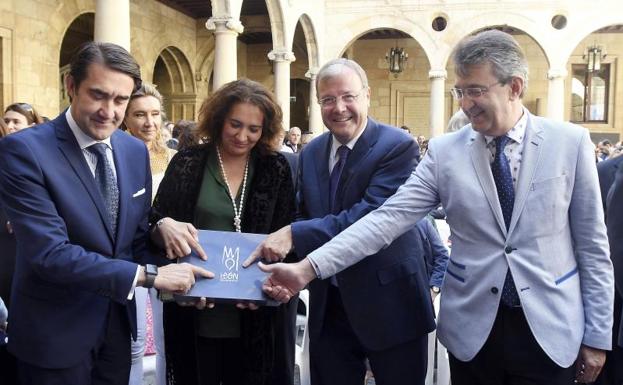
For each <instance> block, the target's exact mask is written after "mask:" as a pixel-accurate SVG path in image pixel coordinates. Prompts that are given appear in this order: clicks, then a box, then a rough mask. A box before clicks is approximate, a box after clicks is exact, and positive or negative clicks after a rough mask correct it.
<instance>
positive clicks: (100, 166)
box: [87, 143, 119, 237]
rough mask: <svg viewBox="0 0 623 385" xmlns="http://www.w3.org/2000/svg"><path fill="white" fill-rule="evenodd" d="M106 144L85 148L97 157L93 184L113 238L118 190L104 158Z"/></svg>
mask: <svg viewBox="0 0 623 385" xmlns="http://www.w3.org/2000/svg"><path fill="white" fill-rule="evenodd" d="M106 147H107V146H106V144H104V143H95V144H94V145H91V146H90V147H88V148H87V150H88V151H89V152H91V153H92V154H94V155H95V156H96V157H97V165H96V166H95V183H96V184H97V187H98V189H99V191H100V193H101V194H102V198H104V204H105V205H106V211H107V212H108V220H109V224H110V227H111V229H112V233H113V236H115V237H116V234H117V216H118V213H119V188H118V187H117V179H116V178H115V174H114V173H113V170H112V167H111V164H110V162H109V161H108V157H107V156H106Z"/></svg>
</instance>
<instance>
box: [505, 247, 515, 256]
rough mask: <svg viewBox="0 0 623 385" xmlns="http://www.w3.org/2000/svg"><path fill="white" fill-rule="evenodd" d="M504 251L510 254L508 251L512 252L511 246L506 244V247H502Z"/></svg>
mask: <svg viewBox="0 0 623 385" xmlns="http://www.w3.org/2000/svg"><path fill="white" fill-rule="evenodd" d="M504 252H505V253H506V254H510V253H512V252H513V248H512V247H510V246H506V247H505V248H504Z"/></svg>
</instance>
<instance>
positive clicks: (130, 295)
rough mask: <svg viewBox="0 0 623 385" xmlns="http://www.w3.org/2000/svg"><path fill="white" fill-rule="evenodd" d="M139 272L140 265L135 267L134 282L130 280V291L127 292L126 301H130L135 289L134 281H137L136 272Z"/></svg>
mask: <svg viewBox="0 0 623 385" xmlns="http://www.w3.org/2000/svg"><path fill="white" fill-rule="evenodd" d="M140 272H141V267H140V266H137V267H136V274H134V282H132V287H131V288H130V292H129V293H128V301H131V300H132V298H134V289H136V283H137V282H138V273H140Z"/></svg>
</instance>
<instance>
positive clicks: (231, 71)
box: [206, 17, 244, 90]
mask: <svg viewBox="0 0 623 385" xmlns="http://www.w3.org/2000/svg"><path fill="white" fill-rule="evenodd" d="M206 28H207V29H209V30H211V31H214V46H215V47H214V74H213V76H212V84H213V90H217V89H219V88H220V87H221V86H222V85H223V84H225V83H229V82H231V81H233V80H236V79H237V78H238V55H237V53H238V51H237V50H238V35H239V34H241V33H242V31H243V30H244V28H243V27H242V24H241V23H240V20H235V19H233V18H230V17H212V18H210V19H208V21H207V22H206Z"/></svg>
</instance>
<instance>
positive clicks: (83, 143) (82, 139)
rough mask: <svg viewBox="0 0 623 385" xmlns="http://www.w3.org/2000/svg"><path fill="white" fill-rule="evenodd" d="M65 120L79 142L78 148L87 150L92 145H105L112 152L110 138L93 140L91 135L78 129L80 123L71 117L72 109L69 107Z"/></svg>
mask: <svg viewBox="0 0 623 385" xmlns="http://www.w3.org/2000/svg"><path fill="white" fill-rule="evenodd" d="M65 119H67V123H68V124H69V128H70V129H71V132H73V134H74V136H75V137H76V140H77V141H78V146H80V149H81V150H84V149H86V148H87V147H90V146H92V145H94V144H95V143H104V144H106V145H107V146H108V148H109V149H110V150H112V144H111V142H110V137H108V138H106V139H104V140H95V139H93V138H91V137H90V136H89V135H87V134H85V133H84V132H83V131H82V130H81V129H80V127H78V123H76V121H75V120H74V117H73V116H72V115H71V107H69V108H68V109H67V112H65Z"/></svg>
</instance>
